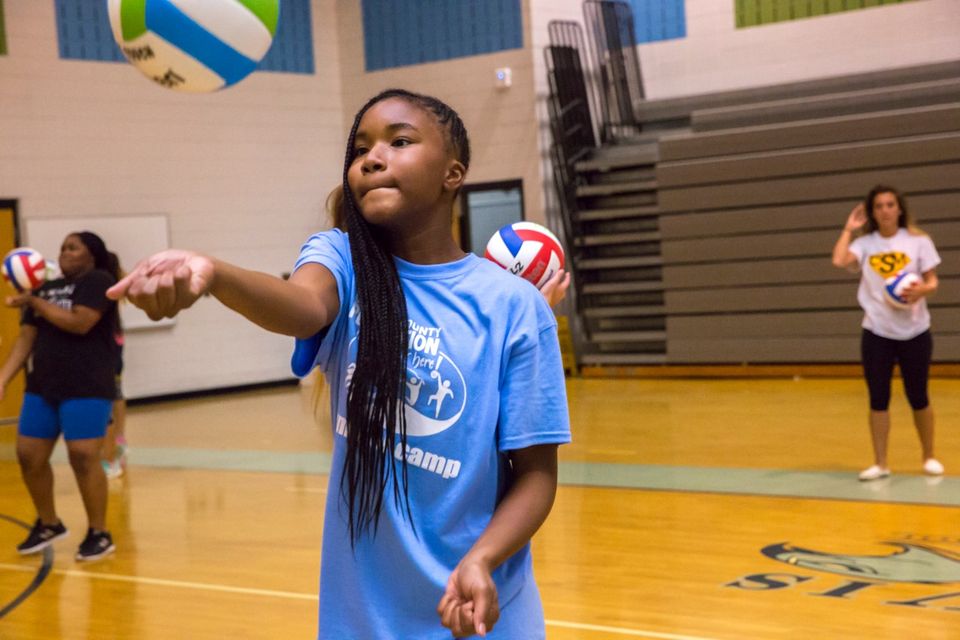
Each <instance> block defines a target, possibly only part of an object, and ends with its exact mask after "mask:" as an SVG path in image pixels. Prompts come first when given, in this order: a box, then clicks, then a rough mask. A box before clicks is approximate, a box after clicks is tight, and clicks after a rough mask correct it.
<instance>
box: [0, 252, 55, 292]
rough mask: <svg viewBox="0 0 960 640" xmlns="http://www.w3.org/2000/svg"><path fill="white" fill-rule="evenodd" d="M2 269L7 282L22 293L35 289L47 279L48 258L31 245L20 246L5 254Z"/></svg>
mask: <svg viewBox="0 0 960 640" xmlns="http://www.w3.org/2000/svg"><path fill="white" fill-rule="evenodd" d="M0 270H2V271H3V277H4V278H5V279H6V280H7V282H9V283H10V284H12V285H13V288H14V289H16V290H17V291H19V292H20V293H23V292H24V291H33V290H34V289H36V288H37V287H39V286H40V285H42V284H43V283H44V282H45V281H46V279H47V262H46V260H44V259H43V256H42V255H40V252H39V251H37V250H35V249H31V248H30V247H18V248H17V249H14V250H13V251H11V252H10V253H8V254H7V255H5V256H4V257H3V267H2V269H0Z"/></svg>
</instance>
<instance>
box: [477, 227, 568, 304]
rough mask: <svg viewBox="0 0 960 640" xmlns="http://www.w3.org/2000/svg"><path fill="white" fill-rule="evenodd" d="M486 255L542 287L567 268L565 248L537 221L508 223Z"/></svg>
mask: <svg viewBox="0 0 960 640" xmlns="http://www.w3.org/2000/svg"><path fill="white" fill-rule="evenodd" d="M485 255H486V257H487V259H488V260H492V261H493V262H495V263H497V264H498V265H500V266H501V267H503V268H504V269H506V270H507V271H509V272H510V273H513V274H516V275H518V276H520V277H521V278H523V279H524V280H528V281H530V282H532V283H533V284H534V285H535V286H536V287H537V288H538V289H539V288H540V287H542V286H543V285H544V283H546V281H547V280H549V279H550V278H551V277H553V274H555V273H556V272H557V271H559V270H560V269H563V247H561V246H560V241H559V240H557V237H556V236H555V235H553V234H552V233H550V230H549V229H547V228H546V227H544V226H541V225H539V224H537V223H535V222H514V223H513V224H508V225H504V226H503V227H501V228H500V230H499V231H497V232H496V233H495V234H493V236H492V237H491V238H490V241H489V242H488V243H487V252H486V254H485Z"/></svg>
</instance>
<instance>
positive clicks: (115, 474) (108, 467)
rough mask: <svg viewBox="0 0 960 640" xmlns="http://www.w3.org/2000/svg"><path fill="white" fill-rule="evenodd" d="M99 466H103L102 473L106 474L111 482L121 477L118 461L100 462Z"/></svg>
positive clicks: (121, 472) (121, 467)
mask: <svg viewBox="0 0 960 640" xmlns="http://www.w3.org/2000/svg"><path fill="white" fill-rule="evenodd" d="M100 464H102V465H103V473H104V474H106V476H107V479H108V480H113V479H114V478H119V477H120V476H122V475H123V466H122V465H121V464H120V459H119V458H117V459H115V460H113V461H112V462H111V461H108V460H101V461H100Z"/></svg>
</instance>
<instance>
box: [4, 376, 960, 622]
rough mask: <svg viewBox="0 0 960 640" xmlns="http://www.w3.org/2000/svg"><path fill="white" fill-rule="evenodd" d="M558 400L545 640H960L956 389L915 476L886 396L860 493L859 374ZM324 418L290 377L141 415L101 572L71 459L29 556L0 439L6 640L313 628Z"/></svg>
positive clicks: (944, 387) (18, 487) (580, 383)
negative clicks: (871, 476)
mask: <svg viewBox="0 0 960 640" xmlns="http://www.w3.org/2000/svg"><path fill="white" fill-rule="evenodd" d="M568 391H569V397H570V407H571V409H570V411H571V420H572V425H573V432H574V443H573V444H572V445H569V446H566V447H564V448H562V449H561V487H560V490H559V494H558V498H557V503H556V506H555V507H554V510H553V513H552V514H551V516H550V519H549V520H548V521H547V524H546V525H545V526H544V528H543V529H542V530H541V531H540V532H539V533H538V534H537V536H536V538H535V540H534V554H535V562H536V572H537V576H538V581H539V585H540V589H541V593H542V595H543V600H544V606H545V610H546V614H547V618H548V625H547V636H548V638H551V639H556V640H572V639H590V640H594V639H595V640H615V639H618V638H656V639H660V640H732V639H735V638H736V639H740V638H749V639H754V638H756V639H766V638H772V639H777V638H791V639H792V638H816V639H824V638H827V639H829V638H844V639H846V638H868V639H870V640H882V639H890V640H893V639H897V640H899V639H901V638H905V637H912V638H924V639H925V640H941V639H942V640H947V639H956V638H960V477H958V475H957V474H958V473H960V380H944V379H938V380H934V381H933V382H932V384H931V396H932V399H933V401H934V407H935V410H936V412H937V418H938V450H939V453H938V455H939V457H940V459H941V460H942V462H943V463H944V464H945V466H946V468H947V473H948V475H947V477H944V478H940V479H931V478H925V477H923V476H921V475H920V459H919V447H918V444H917V442H916V438H915V436H914V434H913V429H912V426H911V425H910V423H909V411H908V410H907V408H906V404H905V401H904V400H903V398H902V393H900V390H899V389H897V393H896V395H895V400H894V406H893V422H894V427H893V435H892V438H891V466H892V468H893V472H894V475H893V476H892V477H891V478H890V479H888V480H884V481H880V482H875V483H859V482H857V480H856V472H857V471H858V470H859V469H860V468H862V467H864V466H866V465H868V464H869V462H870V456H869V451H868V446H869V445H868V442H869V441H868V437H867V430H866V425H865V422H866V420H865V402H866V400H865V398H866V391H865V389H864V388H863V383H862V382H861V381H859V380H855V379H816V380H807V379H804V380H750V379H745V380H659V381H658V380H636V379H634V380H622V379H621V380H610V379H585V378H575V379H571V380H570V381H569V385H568ZM312 412H313V409H312V390H311V389H310V388H298V387H283V388H276V389H270V390H261V391H255V392H247V393H242V394H228V395H221V396H214V397H207V398H201V399H192V400H185V401H177V402H166V403H157V404H151V405H144V406H138V407H133V408H131V410H130V416H129V422H128V434H129V440H130V442H131V445H132V448H133V450H132V453H131V466H130V468H129V470H128V474H127V475H126V476H125V477H124V478H122V479H120V480H113V481H111V484H110V506H109V516H108V521H109V526H110V528H111V529H112V530H113V533H114V536H115V540H116V543H117V553H116V554H115V555H114V556H113V557H111V558H109V559H106V560H104V561H102V562H99V563H95V564H91V565H79V564H77V563H76V562H74V560H73V552H74V551H75V547H76V545H77V544H78V543H79V541H80V539H81V537H82V534H83V528H84V527H85V520H84V516H83V510H82V507H81V504H80V498H79V495H78V493H77V489H76V485H75V484H74V482H73V478H72V475H71V473H70V470H69V468H68V466H67V465H66V464H65V462H64V456H63V453H62V451H58V453H57V458H56V460H57V461H58V462H57V463H56V464H55V472H56V479H57V489H56V491H57V501H58V509H59V512H60V515H61V517H62V518H63V520H64V521H65V522H66V523H67V525H68V526H69V527H70V528H71V533H70V536H69V537H68V538H67V539H65V540H62V541H59V542H58V543H56V544H55V545H54V547H53V548H52V550H51V551H50V552H49V553H47V554H46V555H44V556H40V557H28V558H21V557H20V556H18V555H17V553H16V551H15V549H14V547H15V545H16V544H17V543H18V542H19V541H20V540H21V539H22V537H23V536H24V535H25V533H26V529H25V528H24V527H25V526H27V525H28V523H29V522H30V521H31V520H32V519H33V517H34V514H33V511H32V508H31V506H30V502H29V499H28V497H27V494H26V491H25V489H24V488H23V485H22V482H21V481H20V478H19V472H18V469H17V465H16V462H15V460H14V457H13V447H12V443H13V438H14V428H13V427H12V426H2V427H0V638H16V639H17V640H41V639H42V640H49V639H52V638H64V639H74V638H76V639H81V638H82V639H87V638H89V639H97V640H99V639H137V640H150V639H161V638H162V639H164V640H166V639H169V638H189V639H191V640H201V639H211V640H213V639H216V640H220V639H223V638H231V639H247V638H249V639H261V638H262V639H276V638H283V639H285V640H286V639H289V638H311V637H313V636H314V634H315V625H316V609H317V595H316V594H317V580H318V568H319V550H320V536H321V529H322V526H323V517H322V516H323V501H324V498H325V495H326V491H327V476H326V474H325V471H326V470H327V469H328V467H329V455H328V452H329V447H330V435H329V424H328V423H327V420H326V419H323V420H320V421H319V423H318V421H316V420H315V419H314V418H313V416H312ZM437 637H438V638H443V637H445V635H444V633H443V632H442V631H441V632H439V633H438V636H437Z"/></svg>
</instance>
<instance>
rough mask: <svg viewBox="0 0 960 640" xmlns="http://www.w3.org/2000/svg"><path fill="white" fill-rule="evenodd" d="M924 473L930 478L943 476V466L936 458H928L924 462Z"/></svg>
mask: <svg viewBox="0 0 960 640" xmlns="http://www.w3.org/2000/svg"><path fill="white" fill-rule="evenodd" d="M923 472H924V473H925V474H927V475H928V476H942V475H943V465H942V464H940V461H939V460H937V459H936V458H927V459H926V460H924V462H923Z"/></svg>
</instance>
